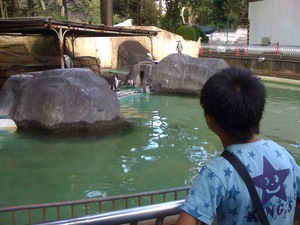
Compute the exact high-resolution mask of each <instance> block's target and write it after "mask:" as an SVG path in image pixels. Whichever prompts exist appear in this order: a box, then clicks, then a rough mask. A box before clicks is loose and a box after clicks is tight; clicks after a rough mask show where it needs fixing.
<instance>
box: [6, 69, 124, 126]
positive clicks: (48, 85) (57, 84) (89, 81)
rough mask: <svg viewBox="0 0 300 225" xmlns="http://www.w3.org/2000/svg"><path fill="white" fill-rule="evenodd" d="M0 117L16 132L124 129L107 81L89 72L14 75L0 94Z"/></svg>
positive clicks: (60, 71) (84, 70) (122, 119)
mask: <svg viewBox="0 0 300 225" xmlns="http://www.w3.org/2000/svg"><path fill="white" fill-rule="evenodd" d="M0 102H1V103H0V115H2V116H3V115H8V117H9V118H11V119H12V120H14V121H15V122H16V124H17V126H18V128H32V127H38V128H42V129H45V130H55V131H76V130H89V131H105V130H111V129H116V128H121V127H124V126H126V125H128V122H127V120H126V119H125V118H124V117H123V116H122V115H121V112H120V104H119V100H118V98H117V95H116V93H115V92H113V91H112V90H111V89H110V87H109V85H108V83H107V81H106V80H105V79H104V78H102V77H100V76H99V75H96V74H95V73H93V72H92V71H91V70H90V69H76V68H73V69H64V70H61V69H57V70H48V71H42V72H34V73H28V74H24V75H20V74H19V75H14V76H12V77H11V78H9V79H8V80H7V81H6V83H5V84H4V86H3V88H2V90H1V92H0Z"/></svg>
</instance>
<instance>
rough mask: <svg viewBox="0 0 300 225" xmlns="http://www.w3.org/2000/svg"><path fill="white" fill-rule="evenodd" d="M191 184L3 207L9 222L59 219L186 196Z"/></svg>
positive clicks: (3, 216) (3, 215) (1, 214)
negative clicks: (125, 193)
mask: <svg viewBox="0 0 300 225" xmlns="http://www.w3.org/2000/svg"><path fill="white" fill-rule="evenodd" d="M189 188H190V187H189V186H184V187H177V188H171V189H165V190H159V191H150V192H142V193H135V194H128V195H120V196H111V197H105V198H93V199H85V200H75V201H67V202H55V203H46V204H34V205H22V206H13V207H5V208H0V218H1V222H2V220H4V221H5V224H12V225H19V224H28V223H29V224H32V223H40V222H48V221H57V220H64V219H70V218H75V217H82V216H87V215H94V214H98V213H103V212H111V211H115V210H123V209H129V208H134V207H141V206H147V205H153V204H158V203H163V202H169V201H176V200H180V199H184V198H185V197H186V195H187V192H188V190H189Z"/></svg>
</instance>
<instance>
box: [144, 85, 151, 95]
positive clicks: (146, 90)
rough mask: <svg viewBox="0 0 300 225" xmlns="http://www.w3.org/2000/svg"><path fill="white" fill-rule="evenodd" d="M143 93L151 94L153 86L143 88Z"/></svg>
mask: <svg viewBox="0 0 300 225" xmlns="http://www.w3.org/2000/svg"><path fill="white" fill-rule="evenodd" d="M143 91H144V92H145V93H150V92H151V86H150V85H149V84H146V85H145V86H144V87H143Z"/></svg>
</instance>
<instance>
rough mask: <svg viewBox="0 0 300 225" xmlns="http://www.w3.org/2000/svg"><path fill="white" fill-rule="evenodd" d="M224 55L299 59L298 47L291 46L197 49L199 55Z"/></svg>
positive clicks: (240, 45)
mask: <svg viewBox="0 0 300 225" xmlns="http://www.w3.org/2000/svg"><path fill="white" fill-rule="evenodd" d="M211 53H218V54H226V53H235V54H241V55H247V54H268V55H279V56H282V55H285V56H295V57H300V46H293V45H279V43H277V44H270V45H242V44H220V45H216V44H202V45H201V46H200V49H199V54H200V55H203V54H211Z"/></svg>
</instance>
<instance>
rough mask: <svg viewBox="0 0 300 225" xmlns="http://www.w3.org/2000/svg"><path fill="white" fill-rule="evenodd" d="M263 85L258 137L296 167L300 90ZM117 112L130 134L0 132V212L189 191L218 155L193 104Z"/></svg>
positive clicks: (137, 100) (182, 101)
mask: <svg viewBox="0 0 300 225" xmlns="http://www.w3.org/2000/svg"><path fill="white" fill-rule="evenodd" d="M265 83H266V86H267V93H268V100H267V107H266V111H265V113H264V118H263V120H262V124H261V125H262V126H261V137H262V138H266V139H273V140H275V141H277V142H279V143H280V144H282V145H283V146H285V147H286V148H287V149H288V150H289V151H290V152H291V153H292V154H293V155H294V156H295V158H296V160H297V162H298V163H299V164H300V153H299V150H300V104H299V100H300V85H294V84H285V83H277V82H270V81H265ZM120 105H121V110H122V114H123V115H124V116H125V117H126V118H127V119H128V120H129V122H130V127H128V128H127V129H125V130H123V131H122V132H120V133H118V134H114V135H109V136H106V137H97V136H92V137H84V138H83V137H68V138H66V137H64V138H57V137H56V138H53V137H40V136H34V135H26V134H20V133H17V132H8V131H0V178H1V185H0V207H6V206H15V205H24V204H38V203H46V202H58V201H69V200H79V199H87V198H93V197H101V196H113V195H121V194H128V193H136V192H145V191H152V190H159V189H167V188H172V187H178V186H185V185H190V184H191V183H192V182H193V179H194V177H195V176H196V175H197V173H198V171H199V169H200V167H201V166H202V165H203V164H204V163H205V162H206V161H207V160H210V159H211V158H213V157H215V156H216V155H218V154H219V153H220V152H221V151H222V146H221V143H220V142H219V140H218V138H217V137H216V136H215V135H214V134H213V133H212V132H211V131H210V130H209V129H208V128H207V126H206V124H205V121H204V117H203V111H202V109H201V107H200V104H199V99H198V98H196V97H187V96H163V95H155V94H144V93H140V94H135V95H132V96H127V97H123V98H121V99H120ZM0 221H1V217H0Z"/></svg>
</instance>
